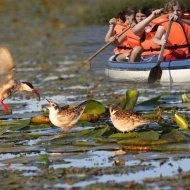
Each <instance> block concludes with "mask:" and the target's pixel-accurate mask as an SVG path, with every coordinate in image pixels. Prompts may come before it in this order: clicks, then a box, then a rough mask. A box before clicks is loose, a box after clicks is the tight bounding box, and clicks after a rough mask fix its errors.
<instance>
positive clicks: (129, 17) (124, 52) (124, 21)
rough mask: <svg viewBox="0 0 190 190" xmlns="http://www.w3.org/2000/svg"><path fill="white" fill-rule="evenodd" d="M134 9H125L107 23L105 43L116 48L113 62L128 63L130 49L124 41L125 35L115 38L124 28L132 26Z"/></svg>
mask: <svg viewBox="0 0 190 190" xmlns="http://www.w3.org/2000/svg"><path fill="white" fill-rule="evenodd" d="M135 13H136V9H135V8H133V7H125V8H124V9H123V11H122V12H119V13H118V15H117V16H116V17H115V18H112V19H110V21H109V24H110V26H109V30H108V32H107V34H106V36H105V42H106V43H108V42H112V44H113V45H114V46H116V48H115V49H114V53H115V55H114V58H113V60H114V61H118V62H120V61H128V59H129V56H130V53H131V51H132V48H131V47H130V46H129V43H128V42H127V40H125V39H126V38H127V37H126V33H127V32H125V33H124V34H122V35H121V36H120V37H117V35H118V34H120V33H121V32H122V31H123V30H124V29H125V28H127V27H129V25H133V24H134V17H135Z"/></svg>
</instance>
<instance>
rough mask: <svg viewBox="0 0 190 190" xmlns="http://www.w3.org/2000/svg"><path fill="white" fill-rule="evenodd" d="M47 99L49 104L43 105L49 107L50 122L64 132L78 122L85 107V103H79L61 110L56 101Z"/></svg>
mask: <svg viewBox="0 0 190 190" xmlns="http://www.w3.org/2000/svg"><path fill="white" fill-rule="evenodd" d="M47 101H48V102H49V105H47V106H45V107H46V108H47V109H49V119H50V121H51V123H52V124H53V125H55V126H57V127H61V128H62V129H63V130H64V131H65V132H68V131H69V130H70V129H71V128H72V127H73V125H74V124H76V123H77V122H78V120H79V118H80V116H81V115H82V113H83V112H84V110H85V107H86V105H85V104H81V105H78V106H76V107H74V108H71V109H66V110H61V108H60V107H59V106H58V104H57V103H55V102H52V101H50V100H47Z"/></svg>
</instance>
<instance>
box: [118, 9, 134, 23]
mask: <svg viewBox="0 0 190 190" xmlns="http://www.w3.org/2000/svg"><path fill="white" fill-rule="evenodd" d="M136 10H137V8H136V7H125V8H124V9H123V11H121V12H119V13H118V14H117V16H116V18H119V19H121V20H122V21H123V22H125V21H126V18H125V16H126V15H129V16H130V15H134V16H135V14H136Z"/></svg>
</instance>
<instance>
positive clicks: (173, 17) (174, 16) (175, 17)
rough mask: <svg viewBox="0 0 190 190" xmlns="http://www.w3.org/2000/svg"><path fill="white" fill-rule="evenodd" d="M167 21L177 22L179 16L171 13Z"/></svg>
mask: <svg viewBox="0 0 190 190" xmlns="http://www.w3.org/2000/svg"><path fill="white" fill-rule="evenodd" d="M168 19H169V20H172V21H177V20H178V19H179V16H178V15H176V14H174V13H171V14H170V15H169V17H168Z"/></svg>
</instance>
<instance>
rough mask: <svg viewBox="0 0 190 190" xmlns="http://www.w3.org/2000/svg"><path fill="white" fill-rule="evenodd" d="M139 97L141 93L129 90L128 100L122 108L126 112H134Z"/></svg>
mask: <svg viewBox="0 0 190 190" xmlns="http://www.w3.org/2000/svg"><path fill="white" fill-rule="evenodd" d="M138 97H139V91H137V90H127V92H126V99H125V101H123V102H122V103H121V108H122V109H124V110H133V108H134V106H135V104H136V102H137V99H138Z"/></svg>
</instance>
